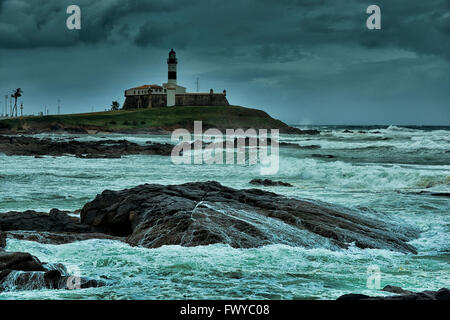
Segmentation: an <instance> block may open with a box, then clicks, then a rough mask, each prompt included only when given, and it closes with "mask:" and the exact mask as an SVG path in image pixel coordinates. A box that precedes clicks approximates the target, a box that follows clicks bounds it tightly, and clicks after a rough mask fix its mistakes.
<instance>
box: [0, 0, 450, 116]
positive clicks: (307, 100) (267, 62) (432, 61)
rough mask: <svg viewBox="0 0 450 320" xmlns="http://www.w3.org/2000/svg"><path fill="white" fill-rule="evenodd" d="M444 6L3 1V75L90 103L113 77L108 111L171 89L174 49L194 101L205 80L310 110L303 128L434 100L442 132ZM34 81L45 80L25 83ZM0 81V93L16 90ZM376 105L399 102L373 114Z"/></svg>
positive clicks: (276, 106) (365, 0)
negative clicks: (75, 20)
mask: <svg viewBox="0 0 450 320" xmlns="http://www.w3.org/2000/svg"><path fill="white" fill-rule="evenodd" d="M71 4H77V5H79V6H80V7H81V10H82V29H81V30H80V31H69V30H67V28H66V19H67V17H68V15H67V14H66V12H65V11H66V8H67V6H68V5H71ZM372 4H377V5H379V6H380V7H381V14H382V29H381V30H373V31H370V30H368V29H367V28H366V19H367V17H368V14H366V9H367V7H368V6H369V5H372ZM448 6H449V1H448V0H428V1H419V0H417V1H413V0H377V1H372V0H345V1H335V0H278V1H274V0H245V1H238V0H236V1H223V0H197V1H195V0H149V1H142V0H139V1H138V0H128V1H125V0H96V1H89V0H33V1H31V0H0V73H1V74H2V76H3V75H7V78H8V79H13V80H14V81H16V80H17V82H20V81H23V79H27V80H28V81H30V83H29V84H27V85H28V86H34V87H35V90H36V92H40V93H42V95H44V91H45V90H48V91H47V94H50V93H49V92H51V90H53V89H54V87H55V86H56V87H58V86H61V90H68V89H67V88H68V87H70V88H71V90H75V88H76V89H77V90H79V91H89V92H91V91H90V90H93V89H92V88H93V86H95V85H96V84H98V83H102V84H104V83H105V77H111V80H110V83H109V85H110V86H112V87H114V89H113V88H112V87H111V88H110V89H107V88H104V90H105V93H102V94H104V96H105V97H104V98H102V99H103V100H102V99H100V98H98V100H95V103H103V104H110V102H109V101H108V100H111V99H110V97H109V96H108V94H110V95H114V96H118V95H122V92H123V91H122V90H123V89H124V88H126V87H127V86H130V85H135V84H136V85H138V84H140V83H141V82H142V83H145V82H158V83H159V82H161V81H164V77H165V74H166V70H165V68H166V66H165V56H166V54H167V50H168V49H170V48H172V47H173V48H175V49H176V50H177V52H178V54H179V57H180V75H179V76H180V81H185V82H187V83H183V84H184V85H186V86H188V87H189V86H191V90H192V85H193V82H195V79H196V78H197V77H199V78H201V79H202V80H201V82H202V83H208V84H205V86H207V88H206V89H207V90H209V87H212V86H215V85H217V86H219V88H223V87H227V88H229V89H230V90H229V92H230V95H229V96H230V100H231V102H232V103H237V104H241V103H249V104H252V105H253V104H255V106H258V104H260V105H261V107H265V108H266V111H270V112H272V113H273V114H274V115H275V116H278V117H280V118H282V119H284V120H286V119H292V117H291V115H290V112H294V113H295V112H299V111H298V110H294V109H293V108H295V106H291V109H289V107H287V105H289V104H292V101H295V102H296V103H298V104H300V105H304V106H305V105H308V106H310V108H308V109H307V110H305V109H303V110H302V113H304V112H307V113H308V114H310V116H309V117H308V118H310V119H315V118H317V119H318V120H317V121H325V122H334V121H333V119H334V117H337V119H344V118H345V114H343V113H338V112H336V111H335V108H334V107H333V106H332V105H334V104H341V105H347V106H348V108H350V106H351V105H354V109H353V111H354V112H356V113H358V112H362V113H361V119H363V118H364V117H363V113H364V112H367V111H368V110H373V109H374V108H375V109H376V108H379V110H380V114H381V115H382V114H386V115H387V116H386V117H388V115H389V114H391V111H392V110H395V107H394V105H395V104H396V103H403V104H404V105H409V104H410V105H412V104H413V103H411V102H410V101H411V100H413V99H414V101H416V102H417V101H425V100H426V99H431V100H433V99H434V100H433V103H436V106H434V105H433V104H430V105H431V108H434V113H433V114H434V116H435V115H439V114H441V116H438V117H437V118H436V119H438V120H439V121H441V119H442V118H445V117H442V115H444V116H445V115H447V116H448V112H449V111H448V108H446V107H445V102H446V101H445V100H446V99H447V100H448V98H449V94H448V93H447V92H448V87H449V80H448V73H449V68H450V62H449V61H450V50H449V41H448V38H449V35H450V14H449V7H448ZM19 57H20V58H19ZM11 61H14V62H15V65H16V66H15V67H14V68H13V67H11V66H10V65H11ZM18 64H20V65H23V68H20V67H17V65H18ZM31 66H33V67H31ZM61 68H63V69H64V72H65V73H67V74H70V75H71V76H70V78H69V77H67V78H64V77H63V76H62V75H60V74H59V73H58V72H61V71H60V69H61ZM47 70H49V71H47ZM37 72H41V73H42V72H45V73H46V74H45V76H46V77H48V79H47V78H45V81H44V79H43V78H42V77H41V78H40V81H39V82H38V81H37V80H36V81H34V82H33V81H32V80H30V79H34V77H35V74H36V73H37ZM53 79H55V80H53ZM56 79H58V80H56ZM2 81H4V80H2V78H0V89H1V90H3V89H2V88H3V87H5V86H6V87H8V90H10V88H9V86H11V85H10V84H9V83H8V84H6V85H5V84H4V82H3V83H2ZM121 81H123V82H121ZM62 84H64V85H65V86H64V87H62ZM14 85H15V84H14ZM14 85H13V86H14ZM18 86H19V85H18ZM45 88H47V89H45ZM203 89H205V88H203ZM102 90H103V89H102ZM108 90H110V91H108ZM112 92H113V93H112ZM280 93H282V97H279V95H280ZM92 94H93V95H94V94H97V93H94V92H93V93H92ZM380 95H383V96H389V97H391V98H392V100H390V101H388V100H386V101H384V102H383V105H380V104H376V101H375V100H374V99H376V98H377V97H379V96H380ZM249 96H252V97H253V98H252V99H250V98H248V97H249ZM24 99H26V96H24ZM73 99H75V98H73ZM233 99H235V100H233ZM323 99H327V100H326V103H325V102H324V100H323ZM89 103H91V102H89ZM92 103H94V102H92ZM447 103H448V101H447ZM400 109H401V108H400ZM400 109H399V110H400ZM413 109H414V108H413ZM293 110H294V111H293ZM402 110H404V108H403V109H402ZM417 110H418V109H417ZM324 114H329V118H326V117H324V116H323V115H324ZM412 114H414V112H412ZM430 114H431V113H430ZM319 115H320V119H319ZM397 116H398V118H402V117H404V116H405V115H404V113H400V112H399V113H398V114H397ZM298 117H300V116H298ZM305 117H306V116H305ZM352 119H353V118H352ZM402 119H403V118H402ZM404 119H406V118H404ZM342 121H344V120H342Z"/></svg>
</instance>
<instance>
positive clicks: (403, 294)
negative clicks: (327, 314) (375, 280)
mask: <svg viewBox="0 0 450 320" xmlns="http://www.w3.org/2000/svg"><path fill="white" fill-rule="evenodd" d="M387 287H389V288H387ZM385 289H386V290H385ZM383 291H387V292H392V293H397V294H398V295H395V296H385V297H370V296H367V295H364V294H354V293H351V294H345V295H343V296H341V297H339V298H338V299H337V300H342V301H354V300H404V301H415V300H446V301H448V300H450V290H449V289H447V288H442V289H440V290H438V291H422V292H412V291H408V290H403V289H402V288H399V287H391V286H386V287H385V288H384V289H383Z"/></svg>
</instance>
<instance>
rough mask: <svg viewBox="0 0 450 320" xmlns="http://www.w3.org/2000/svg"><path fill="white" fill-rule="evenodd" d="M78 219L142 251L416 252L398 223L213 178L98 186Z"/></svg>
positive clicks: (411, 233) (410, 233) (409, 231)
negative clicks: (273, 247)
mask: <svg viewBox="0 0 450 320" xmlns="http://www.w3.org/2000/svg"><path fill="white" fill-rule="evenodd" d="M81 221H82V222H83V223H85V224H88V225H91V226H93V227H96V228H101V229H102V230H103V231H104V232H106V233H109V234H113V235H117V236H128V239H127V242H128V243H130V244H132V245H141V246H144V247H148V248H157V247H160V246H163V245H182V246H198V245H209V244H214V243H225V244H229V245H230V246H232V247H237V248H253V247H260V246H263V245H268V244H275V243H280V244H287V245H292V246H304V247H318V246H320V247H329V248H332V249H338V248H347V247H348V246H349V245H350V244H351V243H354V244H355V245H356V246H357V247H359V248H379V249H389V250H395V251H400V252H413V253H416V249H415V248H414V247H413V246H412V245H410V244H408V243H407V242H408V241H410V240H412V239H414V238H415V237H417V236H418V231H417V230H414V229H412V228H410V227H408V226H406V225H402V226H401V227H399V226H398V225H395V223H393V222H392V221H386V222H384V221H381V220H378V219H373V218H369V217H367V216H365V215H363V214H361V213H360V212H357V211H354V210H350V209H346V208H342V207H335V206H332V205H329V204H326V203H322V202H312V201H303V200H297V199H292V198H287V197H284V196H281V195H277V194H275V193H271V192H266V191H262V190H258V189H250V190H236V189H232V188H228V187H225V186H222V185H221V184H219V183H218V182H214V181H210V182H196V183H186V184H182V185H169V186H164V185H158V184H145V185H141V186H138V187H135V188H132V189H126V190H122V191H109V190H106V191H104V192H103V193H102V194H100V195H98V196H97V197H96V198H95V200H94V201H92V202H89V203H87V204H86V205H85V206H84V207H83V209H82V210H81Z"/></svg>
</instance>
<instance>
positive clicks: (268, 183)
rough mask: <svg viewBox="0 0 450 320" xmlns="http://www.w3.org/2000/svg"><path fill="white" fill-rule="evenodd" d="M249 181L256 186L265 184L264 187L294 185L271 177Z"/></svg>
mask: <svg viewBox="0 0 450 320" xmlns="http://www.w3.org/2000/svg"><path fill="white" fill-rule="evenodd" d="M249 183H250V184H253V185H256V186H264V187H293V185H292V184H290V183H288V182H283V181H275V180H270V179H253V180H252V181H250V182H249Z"/></svg>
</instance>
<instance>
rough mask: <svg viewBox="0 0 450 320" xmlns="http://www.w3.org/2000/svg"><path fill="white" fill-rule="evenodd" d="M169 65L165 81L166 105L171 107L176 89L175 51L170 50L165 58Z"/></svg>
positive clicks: (176, 61)
mask: <svg viewBox="0 0 450 320" xmlns="http://www.w3.org/2000/svg"><path fill="white" fill-rule="evenodd" d="M167 64H168V66H169V68H168V69H169V73H168V81H167V106H168V107H172V106H174V105H175V93H176V89H177V64H178V60H177V54H176V52H175V51H173V49H172V50H170V52H169V59H167Z"/></svg>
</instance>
